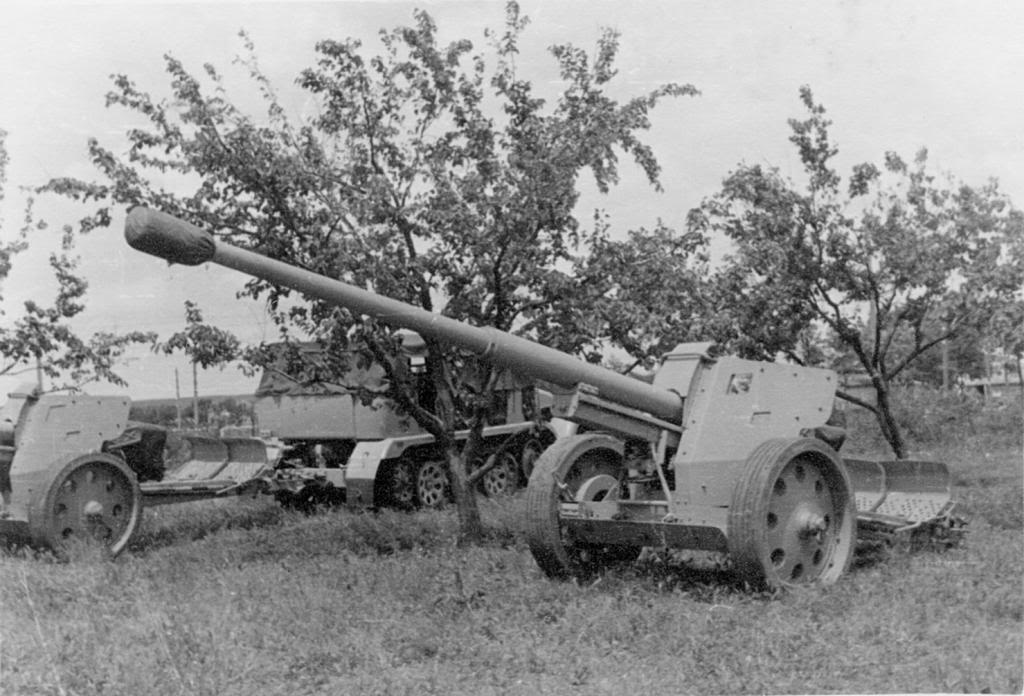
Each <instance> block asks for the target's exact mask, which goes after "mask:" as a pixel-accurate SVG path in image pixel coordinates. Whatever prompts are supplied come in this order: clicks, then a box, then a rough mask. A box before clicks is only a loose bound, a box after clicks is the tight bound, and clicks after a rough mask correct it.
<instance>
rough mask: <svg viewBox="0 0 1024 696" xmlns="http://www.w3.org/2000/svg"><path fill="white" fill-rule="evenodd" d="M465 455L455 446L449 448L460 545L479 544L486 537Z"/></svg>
mask: <svg viewBox="0 0 1024 696" xmlns="http://www.w3.org/2000/svg"><path fill="white" fill-rule="evenodd" d="M465 453H466V452H465V451H464V452H462V453H460V452H459V451H458V448H457V447H454V446H453V447H449V448H448V471H449V472H451V481H452V497H454V498H455V509H456V511H457V513H458V516H459V539H458V543H459V544H460V545H462V544H469V543H474V542H477V541H479V540H480V539H482V538H483V535H484V525H483V522H482V521H481V519H480V507H479V505H477V499H476V486H474V485H472V484H471V483H470V482H469V473H470V472H469V467H468V465H467V461H468V460H467V459H466V457H465V456H464V454H465Z"/></svg>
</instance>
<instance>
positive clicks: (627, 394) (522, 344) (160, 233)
mask: <svg viewBox="0 0 1024 696" xmlns="http://www.w3.org/2000/svg"><path fill="white" fill-rule="evenodd" d="M125 239H126V240H127V241H128V244H129V245H130V246H131V247H132V248H134V249H137V250H139V251H143V252H145V253H147V254H152V255H153V256H158V257H160V258H162V259H165V260H167V261H168V262H170V263H180V264H185V265H190V266H196V265H199V264H201V263H206V262H213V263H216V264H219V265H221V266H226V267H228V268H233V269H235V270H236V271H241V272H242V273H245V274H248V275H251V276H254V277H256V278H261V279H263V280H266V281H268V282H270V283H273V284H275V285H280V286H282V287H288V288H292V289H295V290H298V291H299V292H302V293H304V294H306V295H308V296H310V297H316V298H318V299H320V300H323V301H325V302H328V303H331V304H334V305H338V306H341V307H345V308H347V309H349V310H351V311H353V312H357V313H360V314H365V315H368V316H371V317H374V318H376V319H377V320H379V321H381V322H383V323H384V324H387V325H389V326H393V327H395V328H403V329H411V330H413V331H416V332H418V333H419V334H420V335H421V336H426V337H429V338H433V339H436V340H438V341H441V342H443V343H447V344H450V345H454V346H458V347H459V348H462V349H465V350H467V351H470V352H472V353H474V354H476V355H477V356H479V357H480V358H481V359H483V360H486V361H488V362H490V363H492V364H494V365H496V366H499V367H503V368H507V369H509V370H511V371H513V372H515V373H517V374H520V375H522V376H525V377H529V378H532V379H538V380H543V381H546V382H550V383H552V384H556V385H559V386H562V387H566V388H571V387H574V386H575V385H577V384H587V385H589V386H591V387H594V388H596V389H597V390H598V392H599V394H600V395H601V396H602V397H604V398H605V399H608V400H609V401H613V402H615V403H618V404H621V405H623V406H629V407H632V408H635V409H639V410H641V411H646V412H647V413H650V414H651V415H653V416H656V417H658V418H661V419H664V420H666V421H668V422H671V423H681V422H682V411H683V400H682V397H681V396H680V395H679V394H677V393H675V392H673V391H669V390H666V389H661V388H659V387H655V386H653V385H651V384H648V383H646V382H642V381H640V380H637V379H633V378H631V377H627V376H625V375H621V374H619V373H617V372H613V371H611V370H608V369H605V368H603V367H600V366H598V365H593V364H591V363H587V362H584V361H582V360H580V359H578V358H575V357H573V356H571V355H567V354H565V353H562V352H561V351H558V350H555V349H553V348H548V347H547V346H543V345H540V344H539V343H534V342H533V341H529V340H527V339H524V338H520V337H518V336H513V335H512V334H508V333H505V332H503V331H498V330H497V329H494V328H491V327H476V326H471V325H469V324H465V323H463V322H460V321H458V320H455V319H452V318H450V317H446V316H443V315H441V314H436V313H434V312H428V311H426V310H424V309H421V308H419V307H415V306H412V305H409V304H406V303H404V302H400V301H398V300H394V299H391V298H388V297H383V296H380V295H377V294H374V293H372V292H369V291H367V290H363V289H361V288H357V287H355V286H352V285H349V284H347V283H343V282H341V281H339V280H334V279H331V278H327V277H325V276H322V275H318V274H316V273H313V272H311V271H307V270H304V269H302V268H297V267H295V266H291V265H289V264H286V263H284V262H281V261H277V260H274V259H271V258H268V257H266V256H262V255H260V254H257V253H255V252H252V251H248V250H246V249H240V248H238V247H235V246H232V245H230V244H226V243H224V242H221V241H218V240H216V239H214V237H213V235H211V234H210V233H209V232H207V231H205V230H203V229H200V228H198V227H196V226H195V225H192V224H190V223H188V222H185V221H183V220H180V219H178V218H176V217H173V216H171V215H168V214H166V213H162V212H160V211H156V210H152V209H149V208H144V207H136V208H133V209H132V210H131V211H130V212H129V213H128V217H127V220H126V222H125Z"/></svg>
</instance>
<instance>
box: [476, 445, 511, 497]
mask: <svg viewBox="0 0 1024 696" xmlns="http://www.w3.org/2000/svg"><path fill="white" fill-rule="evenodd" d="M497 456H498V461H497V462H495V464H494V466H493V467H491V469H490V470H489V471H488V472H487V473H486V474H484V475H483V478H482V479H481V481H480V484H481V486H482V487H483V489H484V493H485V494H486V495H487V497H488V498H499V497H501V496H503V495H512V494H513V493H515V491H516V488H517V487H518V486H517V485H516V481H517V480H518V476H517V475H516V460H515V457H513V456H512V455H511V454H509V453H507V452H506V453H504V454H499V455H497Z"/></svg>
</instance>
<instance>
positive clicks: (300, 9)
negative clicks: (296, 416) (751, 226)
mask: <svg viewBox="0 0 1024 696" xmlns="http://www.w3.org/2000/svg"><path fill="white" fill-rule="evenodd" d="M521 6H522V8H523V11H524V13H525V14H526V15H528V16H529V17H530V18H531V25H530V27H529V28H528V29H527V33H526V37H525V40H524V42H523V44H522V60H521V71H522V74H523V76H524V77H526V78H528V79H532V80H533V81H534V82H535V84H537V85H552V89H553V88H554V84H553V83H554V81H555V80H556V78H557V75H556V73H555V71H554V69H553V68H554V62H553V59H552V58H551V57H550V56H549V55H548V54H547V52H546V48H547V47H548V46H550V45H552V44H554V43H564V42H571V43H574V44H576V45H578V46H581V47H585V48H587V49H590V48H592V47H593V45H594V42H595V40H596V38H597V36H598V33H599V30H600V27H602V26H610V27H613V28H616V29H618V30H619V31H620V32H621V33H622V38H621V44H622V47H621V52H620V57H619V61H618V67H619V77H618V78H617V82H616V83H615V87H614V89H616V90H619V91H618V94H620V95H621V96H623V97H626V96H632V95H635V94H638V93H641V92H643V91H646V90H649V89H652V88H654V87H655V86H657V85H659V84H662V83H664V82H669V81H675V82H689V83H692V84H694V85H695V86H697V87H698V88H699V89H700V90H701V92H702V96H700V97H697V98H695V99H681V100H676V101H674V102H671V103H668V102H666V103H664V104H663V105H662V106H660V107H659V108H658V110H657V111H656V112H655V113H654V116H653V121H654V127H653V129H652V131H651V132H650V134H649V135H648V137H647V140H648V142H649V143H650V144H652V145H653V146H654V148H655V152H656V153H657V155H658V157H659V159H660V161H661V164H662V167H663V175H662V179H663V180H662V183H663V185H664V189H665V190H664V192H663V193H660V194H658V193H655V192H653V191H651V190H650V189H649V187H647V186H646V185H645V183H644V182H643V181H642V179H641V177H640V176H639V175H638V172H635V171H633V170H632V168H631V167H629V166H625V167H623V179H622V183H621V185H620V186H619V187H618V188H616V189H613V190H612V191H611V193H610V194H609V195H608V196H606V197H598V196H596V195H594V194H588V195H586V196H585V197H584V201H583V203H582V204H581V210H580V216H581V217H582V218H589V216H590V213H591V211H592V209H593V208H594V207H595V206H600V207H602V208H605V209H606V210H607V211H608V212H609V213H611V215H612V220H613V223H614V224H615V226H616V227H617V229H619V230H622V231H624V230H626V229H629V228H633V227H639V226H653V225H654V224H656V223H657V221H658V220H659V219H661V220H663V221H664V222H665V223H666V224H669V225H671V226H675V227H676V228H677V229H681V228H682V227H683V219H684V216H685V214H686V212H687V211H688V210H689V209H690V208H692V207H694V206H695V205H697V204H698V203H699V202H700V200H701V199H702V198H703V197H705V196H707V195H710V194H712V193H713V192H714V191H715V190H716V188H717V187H718V185H719V183H720V182H721V180H722V178H723V177H724V176H725V175H726V174H727V173H728V172H729V171H730V170H731V169H733V168H735V167H736V165H737V164H739V163H740V162H744V161H745V162H750V163H755V162H759V163H765V164H772V165H777V166H779V167H781V168H782V169H783V170H784V171H786V172H789V173H790V174H792V175H793V176H794V177H796V176H797V175H798V171H797V169H796V162H795V159H794V156H793V153H792V146H790V145H789V143H788V141H787V137H788V127H787V124H786V119H787V118H790V117H800V116H802V115H803V114H802V111H801V106H800V103H799V100H798V96H797V90H798V88H799V87H800V85H802V84H808V85H810V86H811V87H812V89H813V90H814V93H815V96H816V98H817V99H818V101H819V102H821V103H822V104H824V105H825V106H826V108H827V109H828V111H829V115H830V117H831V118H832V119H833V121H834V125H833V136H834V139H835V140H836V141H837V142H838V144H839V147H840V156H839V164H840V167H841V171H843V172H845V171H848V169H849V167H850V166H851V165H852V164H854V163H857V162H862V161H874V162H880V161H881V158H882V156H883V154H884V152H885V151H886V150H895V151H897V152H899V153H901V154H903V155H905V156H906V157H910V156H912V155H913V153H914V152H915V151H916V150H918V149H919V148H921V147H927V148H928V149H929V152H930V155H931V160H932V162H933V164H934V165H935V166H936V167H938V168H940V169H942V170H946V171H949V172H950V173H952V174H953V175H954V176H955V177H957V178H958V179H962V180H964V181H966V182H967V183H971V184H981V183H983V182H984V181H985V180H986V179H988V178H989V177H995V178H997V179H999V181H1000V182H1001V185H1002V187H1003V189H1004V191H1005V192H1006V193H1008V194H1009V195H1010V196H1011V198H1012V199H1013V200H1014V201H1015V203H1016V204H1017V205H1018V206H1024V131H1022V126H1024V41H1022V39H1021V35H1022V33H1024V3H1021V2H1014V1H1012V0H1002V1H1000V2H977V1H975V2H971V3H967V2H941V1H934V0H933V1H929V2H909V1H906V0H901V1H899V2H853V1H849V2H828V1H816V2H806V3H803V2H786V3H769V2H762V1H749V2H727V1H726V2H722V1H715V2H682V1H675V2H668V1H663V2H653V1H649V2H643V1H634V2H628V3H627V2H614V3H612V2H594V1H586V2H583V1H569V0H523V1H522V2H521ZM414 7H423V8H425V9H427V10H428V11H429V12H430V13H431V15H433V17H434V19H435V20H436V22H437V24H438V25H439V28H440V31H441V34H442V37H443V38H444V39H445V40H455V39H461V38H468V39H471V40H473V41H474V43H475V44H476V45H477V47H478V48H481V49H482V48H483V47H484V41H483V30H484V28H485V27H494V28H498V27H500V26H501V23H502V20H503V16H504V9H503V3H502V2H482V1H476V2H468V1H464V2H445V1H436V2H421V3H410V2H397V1H396V2H390V1H389V2H385V1H383V0H380V1H369V2H319V3H305V2H279V3H269V2H203V3H148V2H133V3H114V2H104V3H100V2H78V3H72V2H46V1H39V0H37V1H36V2H18V1H15V2H10V1H8V2H6V3H4V4H3V5H2V6H0V129H3V130H6V131H8V134H9V135H8V142H7V146H8V151H9V154H10V156H11V166H10V168H9V172H8V186H7V200H6V201H5V202H4V204H3V206H2V207H0V212H2V215H3V218H2V221H0V225H2V227H0V233H2V234H3V235H4V236H5V237H9V236H10V235H13V234H14V233H15V232H16V230H17V228H18V226H19V223H20V220H21V203H20V198H19V196H18V195H17V191H16V187H17V186H22V185H36V184H40V183H43V182H44V181H46V180H47V179H48V178H50V177H55V176H78V177H86V178H95V174H94V172H93V170H92V169H91V166H90V165H89V162H88V160H87V157H86V153H87V151H86V142H87V139H88V138H89V137H97V138H99V139H100V140H101V141H102V142H104V143H105V144H107V145H108V146H110V147H111V148H112V149H114V150H115V151H121V150H122V149H123V143H124V140H123V133H124V131H125V127H126V124H127V122H128V121H127V120H126V115H125V114H124V113H123V112H121V111H118V110H111V109H107V108H105V106H104V95H105V93H106V92H107V91H108V90H109V88H110V85H111V83H110V79H109V76H110V75H111V74H112V73H125V74H127V75H129V76H130V77H131V78H132V79H133V80H134V81H135V82H136V83H137V84H138V85H139V86H140V87H141V88H142V89H144V90H145V91H148V92H150V93H151V94H152V95H154V96H159V97H162V96H164V95H166V94H167V93H168V89H167V79H166V75H165V73H164V62H163V56H164V54H166V53H170V54H172V55H174V56H175V57H177V58H179V59H180V60H182V61H183V62H184V63H185V65H186V66H187V67H188V68H189V69H190V70H192V71H193V72H196V73H198V72H200V71H201V68H202V65H203V64H204V63H207V62H208V63H212V64H213V65H215V66H216V67H217V68H218V69H219V70H221V71H222V72H227V73H229V75H230V74H232V65H231V63H232V60H233V58H234V57H235V56H237V55H238V54H239V53H240V52H241V50H242V46H241V42H240V40H239V39H238V37H237V34H238V31H239V30H240V29H245V30H246V31H247V32H248V33H249V34H250V36H251V37H252V39H253V40H254V42H255V44H256V48H257V53H258V55H259V58H260V61H261V64H262V66H263V68H264V69H265V70H266V72H267V73H268V74H270V75H271V77H272V79H273V80H274V82H275V86H276V87H277V89H278V91H279V92H280V93H281V94H282V95H283V96H284V97H285V99H286V101H287V103H288V104H289V105H290V106H291V108H292V109H293V115H294V116H295V117H296V118H298V117H301V116H302V115H303V114H305V113H309V111H310V109H311V107H312V104H311V103H310V102H308V101H307V100H306V99H305V98H304V97H303V95H301V94H300V93H299V92H298V91H297V90H296V89H295V87H294V85H293V81H294V79H295V77H296V76H297V75H298V73H299V71H300V70H302V69H303V68H304V67H307V66H309V65H310V64H311V63H312V60H313V56H314V51H313V46H314V44H315V42H316V41H317V40H319V39H323V38H344V37H347V36H354V37H359V38H362V39H363V40H364V44H365V45H366V46H367V47H370V48H372V47H374V46H376V45H377V44H376V32H377V30H378V29H380V28H381V27H386V28H391V27H394V26H395V25H397V24H402V23H407V22H409V21H411V17H412V11H413V8H414ZM230 84H233V85H235V86H236V87H237V88H236V90H235V91H234V92H232V96H233V97H235V98H237V99H238V100H246V99H248V98H249V97H250V96H251V94H252V93H251V90H249V89H247V86H246V83H245V82H244V80H242V79H240V78H239V79H238V80H235V81H233V82H232V83H230ZM37 213H38V214H39V215H40V216H42V217H45V218H47V219H48V220H49V221H50V222H51V223H52V224H53V225H55V226H59V225H61V224H64V223H67V222H71V221H72V220H73V218H72V217H71V216H70V215H69V214H68V211H67V210H66V209H64V208H63V207H62V206H60V205H57V204H56V203H55V202H54V201H47V200H45V199H41V200H40V201H38V204H37ZM53 236H54V235H50V237H51V238H52V237H53ZM49 248H52V243H51V239H48V238H47V237H46V236H45V235H44V236H42V237H40V238H39V239H37V240H36V242H35V244H34V249H33V253H31V254H26V255H25V256H24V257H23V258H21V257H19V259H18V262H17V263H18V266H17V267H16V269H15V271H14V272H13V273H12V275H11V277H10V278H9V279H8V281H7V283H6V285H5V287H4V288H3V289H2V291H3V296H4V306H5V308H6V309H8V311H9V314H11V315H14V314H15V313H16V311H17V305H15V304H12V303H15V302H18V301H19V300H21V299H24V298H29V297H36V296H39V297H40V299H46V295H48V294H49V293H50V292H51V291H50V290H49V289H48V286H47V285H46V284H45V283H44V282H43V280H42V279H43V278H44V277H45V269H46V266H45V263H46V262H45V259H46V255H45V253H44V252H46V251H47V250H48V249H49ZM80 250H81V253H82V255H83V262H82V264H83V265H82V269H83V272H84V273H85V275H86V277H87V279H88V280H89V282H90V291H89V295H88V300H89V301H88V310H87V312H86V313H85V315H83V316H82V318H81V321H80V322H79V324H78V326H79V327H80V329H81V331H82V332H83V333H91V332H92V331H95V330H110V331H124V330H128V329H148V330H153V331H157V332H159V333H160V334H161V335H162V336H164V337H166V336H168V335H169V334H170V333H172V332H174V331H176V330H178V329H179V328H181V326H182V325H183V321H184V319H183V317H184V310H183V302H184V300H185V299H188V298H192V299H195V300H198V301H199V303H200V306H201V307H202V309H203V310H204V313H205V315H206V317H207V318H208V319H209V320H210V321H212V322H214V323H217V324H220V325H223V326H225V327H226V328H230V329H231V330H233V331H235V332H236V333H237V334H238V335H239V336H240V337H241V338H242V339H243V340H244V341H247V342H257V341H259V340H261V339H264V338H267V339H272V338H273V336H272V334H271V333H270V332H269V329H268V327H267V322H266V320H265V318H264V317H263V315H262V312H261V310H260V307H259V306H256V305H252V304H248V303H243V302H239V301H236V300H235V299H234V292H235V290H236V289H237V288H239V287H240V286H241V282H242V278H241V277H240V276H238V275H237V274H234V273H233V272H231V271H227V270H225V269H221V268H218V267H213V266H210V267H204V268H200V269H195V268H179V267H168V266H167V265H166V264H163V263H162V262H159V261H157V260H156V259H152V258H149V257H143V256H141V255H139V254H137V253H136V252H133V251H131V250H130V249H128V248H127V247H126V245H125V244H124V242H123V238H122V218H119V219H117V220H116V221H115V224H114V226H113V228H112V229H110V230H109V231H107V232H100V233H96V234H95V235H94V236H92V237H90V238H88V239H86V240H83V241H82V242H81V243H80ZM2 320H3V318H2V317H0V321H2ZM175 367H178V368H179V369H180V371H181V375H182V392H183V394H184V393H189V392H190V389H191V386H190V384H188V375H189V370H188V367H187V364H186V362H185V360H184V359H183V358H164V357H157V356H153V355H151V354H149V353H148V352H146V351H142V350H140V351H136V352H135V353H133V354H132V355H131V359H130V361H129V362H128V364H126V365H125V366H124V369H123V370H122V374H123V375H124V376H125V377H126V378H127V379H128V380H129V382H130V387H129V389H128V392H129V394H131V396H132V397H134V398H148V397H165V396H173V394H174V370H175ZM31 377H32V375H31V374H28V375H23V376H22V377H21V378H20V379H21V380H24V379H26V378H31ZM17 381H19V380H18V379H12V378H0V394H6V393H7V392H8V391H10V390H11V389H12V388H13V387H14V384H15V383H16V382H17ZM253 386H254V385H253V384H252V382H251V381H248V380H246V379H244V378H242V377H241V375H240V373H238V372H237V371H236V370H234V369H228V370H226V371H223V372H218V371H212V372H209V373H207V374H204V375H201V377H200V388H201V391H202V392H204V393H207V394H213V393H217V394H224V393H245V392H249V391H251V390H252V388H253ZM93 391H94V392H96V393H110V392H119V391H123V390H118V389H115V388H112V387H108V386H97V387H96V388H95V389H93ZM0 399H2V397H0Z"/></svg>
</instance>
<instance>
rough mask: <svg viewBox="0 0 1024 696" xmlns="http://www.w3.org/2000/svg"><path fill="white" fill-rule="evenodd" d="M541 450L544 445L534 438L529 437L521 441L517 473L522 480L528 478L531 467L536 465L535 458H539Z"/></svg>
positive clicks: (531, 471) (542, 450)
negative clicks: (523, 441)
mask: <svg viewBox="0 0 1024 696" xmlns="http://www.w3.org/2000/svg"><path fill="white" fill-rule="evenodd" d="M543 452H544V445H543V444H542V443H541V441H540V440H538V439H536V438H532V437H531V438H530V439H529V440H527V441H526V442H525V443H523V448H522V449H521V450H520V451H519V473H520V474H521V475H522V477H523V481H529V480H530V475H531V474H533V467H535V466H536V465H537V460H538V459H540V455H541V454H543Z"/></svg>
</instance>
